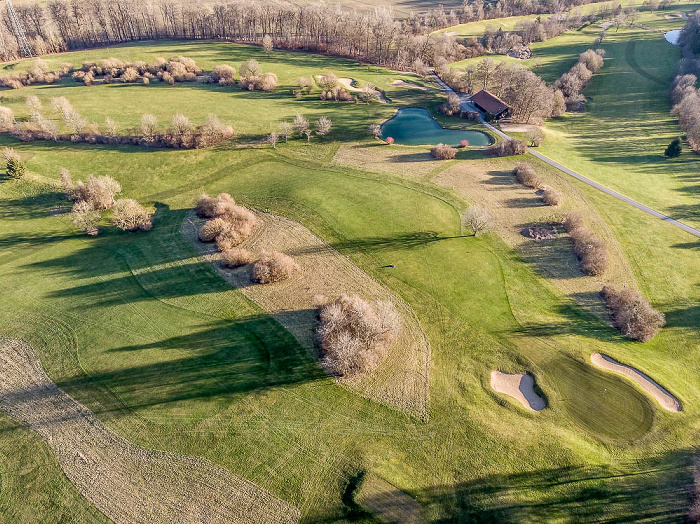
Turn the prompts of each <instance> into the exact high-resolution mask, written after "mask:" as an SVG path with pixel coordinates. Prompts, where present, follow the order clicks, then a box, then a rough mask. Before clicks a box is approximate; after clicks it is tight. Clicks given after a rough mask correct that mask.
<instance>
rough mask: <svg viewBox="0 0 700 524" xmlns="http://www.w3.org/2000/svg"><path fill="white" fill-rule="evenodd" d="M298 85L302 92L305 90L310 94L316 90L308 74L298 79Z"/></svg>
mask: <svg viewBox="0 0 700 524" xmlns="http://www.w3.org/2000/svg"><path fill="white" fill-rule="evenodd" d="M297 85H298V86H299V90H300V91H302V92H304V91H305V92H306V94H310V93H311V92H312V91H313V90H314V83H313V81H312V80H311V79H310V78H308V77H306V76H300V77H299V78H298V79H297Z"/></svg>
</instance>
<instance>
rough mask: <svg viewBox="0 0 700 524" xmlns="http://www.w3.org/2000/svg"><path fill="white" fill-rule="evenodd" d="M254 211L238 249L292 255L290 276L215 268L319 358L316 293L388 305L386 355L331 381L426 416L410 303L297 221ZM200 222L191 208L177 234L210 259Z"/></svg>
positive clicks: (425, 353) (424, 369) (424, 373)
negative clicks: (391, 326) (263, 277)
mask: <svg viewBox="0 0 700 524" xmlns="http://www.w3.org/2000/svg"><path fill="white" fill-rule="evenodd" d="M256 216H257V218H258V222H259V226H258V227H257V228H256V229H255V231H254V232H253V234H252V236H251V237H250V238H248V239H247V240H246V241H245V242H243V243H242V244H241V245H240V246H239V247H241V248H243V249H247V250H249V251H252V252H255V253H263V252H269V251H273V250H278V251H282V252H284V253H287V254H288V255H290V256H292V257H293V258H294V260H295V262H296V263H297V264H298V266H299V271H298V272H295V273H294V276H293V277H292V278H290V279H287V280H283V281H281V282H275V283H273V284H268V285H264V286H260V285H251V284H250V280H251V272H252V268H251V267H250V266H246V267H241V268H238V269H235V270H233V271H229V270H225V269H223V268H222V267H221V266H220V265H219V264H215V265H214V266H215V268H216V269H217V270H218V271H219V273H220V274H221V275H222V276H223V277H224V278H225V279H226V280H227V281H228V282H229V283H231V285H233V286H234V287H236V288H238V289H240V291H241V292H242V293H243V294H244V295H246V296H247V297H248V298H250V299H251V300H253V301H254V302H256V303H257V304H258V305H259V306H260V307H262V308H263V309H264V310H265V311H267V312H269V313H270V314H271V315H272V316H273V317H274V318H275V319H276V320H277V321H278V322H279V323H280V324H282V325H283V326H284V327H285V328H286V329H287V330H288V331H289V332H290V333H292V335H294V337H295V338H296V339H297V340H298V341H299V343H300V344H301V345H302V346H304V347H305V348H307V349H308V350H309V351H310V352H311V353H312V354H314V355H315V356H316V357H318V358H319V359H320V354H319V349H318V345H317V343H316V326H317V321H316V318H317V306H318V303H317V300H315V297H318V296H325V297H328V298H329V299H335V298H336V297H338V296H340V295H342V294H347V295H358V296H361V297H362V298H363V299H364V300H367V301H371V302H376V301H388V302H390V303H391V304H393V306H394V307H395V308H396V310H397V311H398V312H399V314H400V316H401V324H402V330H401V333H400V334H399V336H398V337H397V339H396V341H395V342H394V343H393V344H392V345H391V348H390V349H389V351H388V354H387V357H386V358H385V359H384V360H383V361H382V362H381V363H380V364H379V365H378V366H377V368H376V369H375V370H374V371H372V372H370V373H367V374H363V375H361V376H353V377H342V378H338V381H339V382H340V383H341V384H343V385H346V386H348V387H350V388H352V389H353V390H355V391H356V392H358V393H359V394H361V395H363V396H365V397H367V398H370V399H372V400H375V401H378V402H382V403H384V404H388V405H391V406H394V407H396V408H399V409H400V410H402V411H404V412H406V413H409V414H410V415H413V416H418V417H422V418H427V416H428V385H429V384H428V380H429V379H428V377H429V369H430V345H429V344H428V341H427V339H426V337H425V334H424V333H423V330H422V329H421V327H420V325H419V323H418V320H417V318H416V317H415V315H414V313H413V311H412V310H411V307H410V306H409V305H408V304H407V303H406V302H405V301H403V300H401V299H400V298H399V297H397V296H396V295H394V294H393V293H392V292H391V291H389V290H388V289H387V288H385V287H384V286H383V285H381V284H380V283H379V282H377V281H376V280H374V279H373V278H372V277H370V276H369V275H368V274H367V273H365V272H364V271H362V270H361V269H360V268H358V267H357V266H356V265H355V264H354V263H353V262H352V261H351V260H350V259H349V258H347V257H345V256H343V255H342V254H340V253H338V252H337V251H336V250H335V249H333V248H332V247H331V246H329V245H328V244H327V243H325V242H324V241H323V240H321V239H320V238H318V237H317V236H316V235H314V234H313V233H312V232H311V231H309V230H308V229H306V228H305V227H304V226H302V225H301V224H299V223H298V222H295V221H293V220H290V219H288V218H285V217H282V216H280V215H276V214H273V213H264V212H261V211H256ZM199 224H201V220H196V219H195V216H194V213H192V214H191V215H190V217H189V219H188V220H185V221H184V222H183V227H182V231H183V234H184V235H185V236H186V237H188V238H190V239H191V240H192V241H193V242H195V243H196V245H197V246H198V248H199V249H200V250H201V252H202V253H203V254H204V257H205V258H206V259H208V260H210V261H212V262H214V261H216V260H217V255H216V254H215V249H214V246H212V245H211V244H202V243H200V242H197V241H196V238H197V227H198V226H199Z"/></svg>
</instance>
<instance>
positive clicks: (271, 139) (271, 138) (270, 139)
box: [267, 131, 280, 149]
mask: <svg viewBox="0 0 700 524" xmlns="http://www.w3.org/2000/svg"><path fill="white" fill-rule="evenodd" d="M279 139H280V136H279V135H278V134H277V133H275V132H274V131H273V132H272V133H270V134H269V135H268V136H267V143H268V144H270V145H271V146H272V149H277V142H278V141H279Z"/></svg>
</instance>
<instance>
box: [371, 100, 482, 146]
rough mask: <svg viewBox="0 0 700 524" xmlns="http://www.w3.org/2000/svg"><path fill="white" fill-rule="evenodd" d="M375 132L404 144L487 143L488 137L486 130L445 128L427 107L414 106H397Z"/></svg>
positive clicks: (473, 144) (384, 137) (455, 144)
mask: <svg viewBox="0 0 700 524" xmlns="http://www.w3.org/2000/svg"><path fill="white" fill-rule="evenodd" d="M379 136H380V137H381V138H382V139H384V140H385V139H386V138H387V137H391V138H393V139H394V142H395V143H396V144H400V145H404V146H434V145H437V144H447V145H450V146H458V145H459V143H460V142H461V141H462V140H468V141H469V145H472V146H488V145H490V144H491V138H490V137H489V135H487V134H486V133H483V132H481V131H467V130H461V129H445V128H444V127H442V126H441V125H440V124H438V123H437V121H436V120H435V119H434V118H433V117H431V116H430V113H428V111H427V110H425V109H420V108H417V107H407V108H404V109H399V110H398V111H397V112H396V114H395V115H394V116H393V117H392V118H390V119H389V120H387V121H386V122H384V124H382V129H381V133H380V135H379Z"/></svg>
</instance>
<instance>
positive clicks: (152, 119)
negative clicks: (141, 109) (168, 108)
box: [140, 113, 158, 137]
mask: <svg viewBox="0 0 700 524" xmlns="http://www.w3.org/2000/svg"><path fill="white" fill-rule="evenodd" d="M157 125H158V119H157V118H156V115H152V114H151V113H144V114H143V115H141V126H140V128H141V134H142V135H143V136H146V137H150V136H153V135H154V134H155V132H156V126H157Z"/></svg>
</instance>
